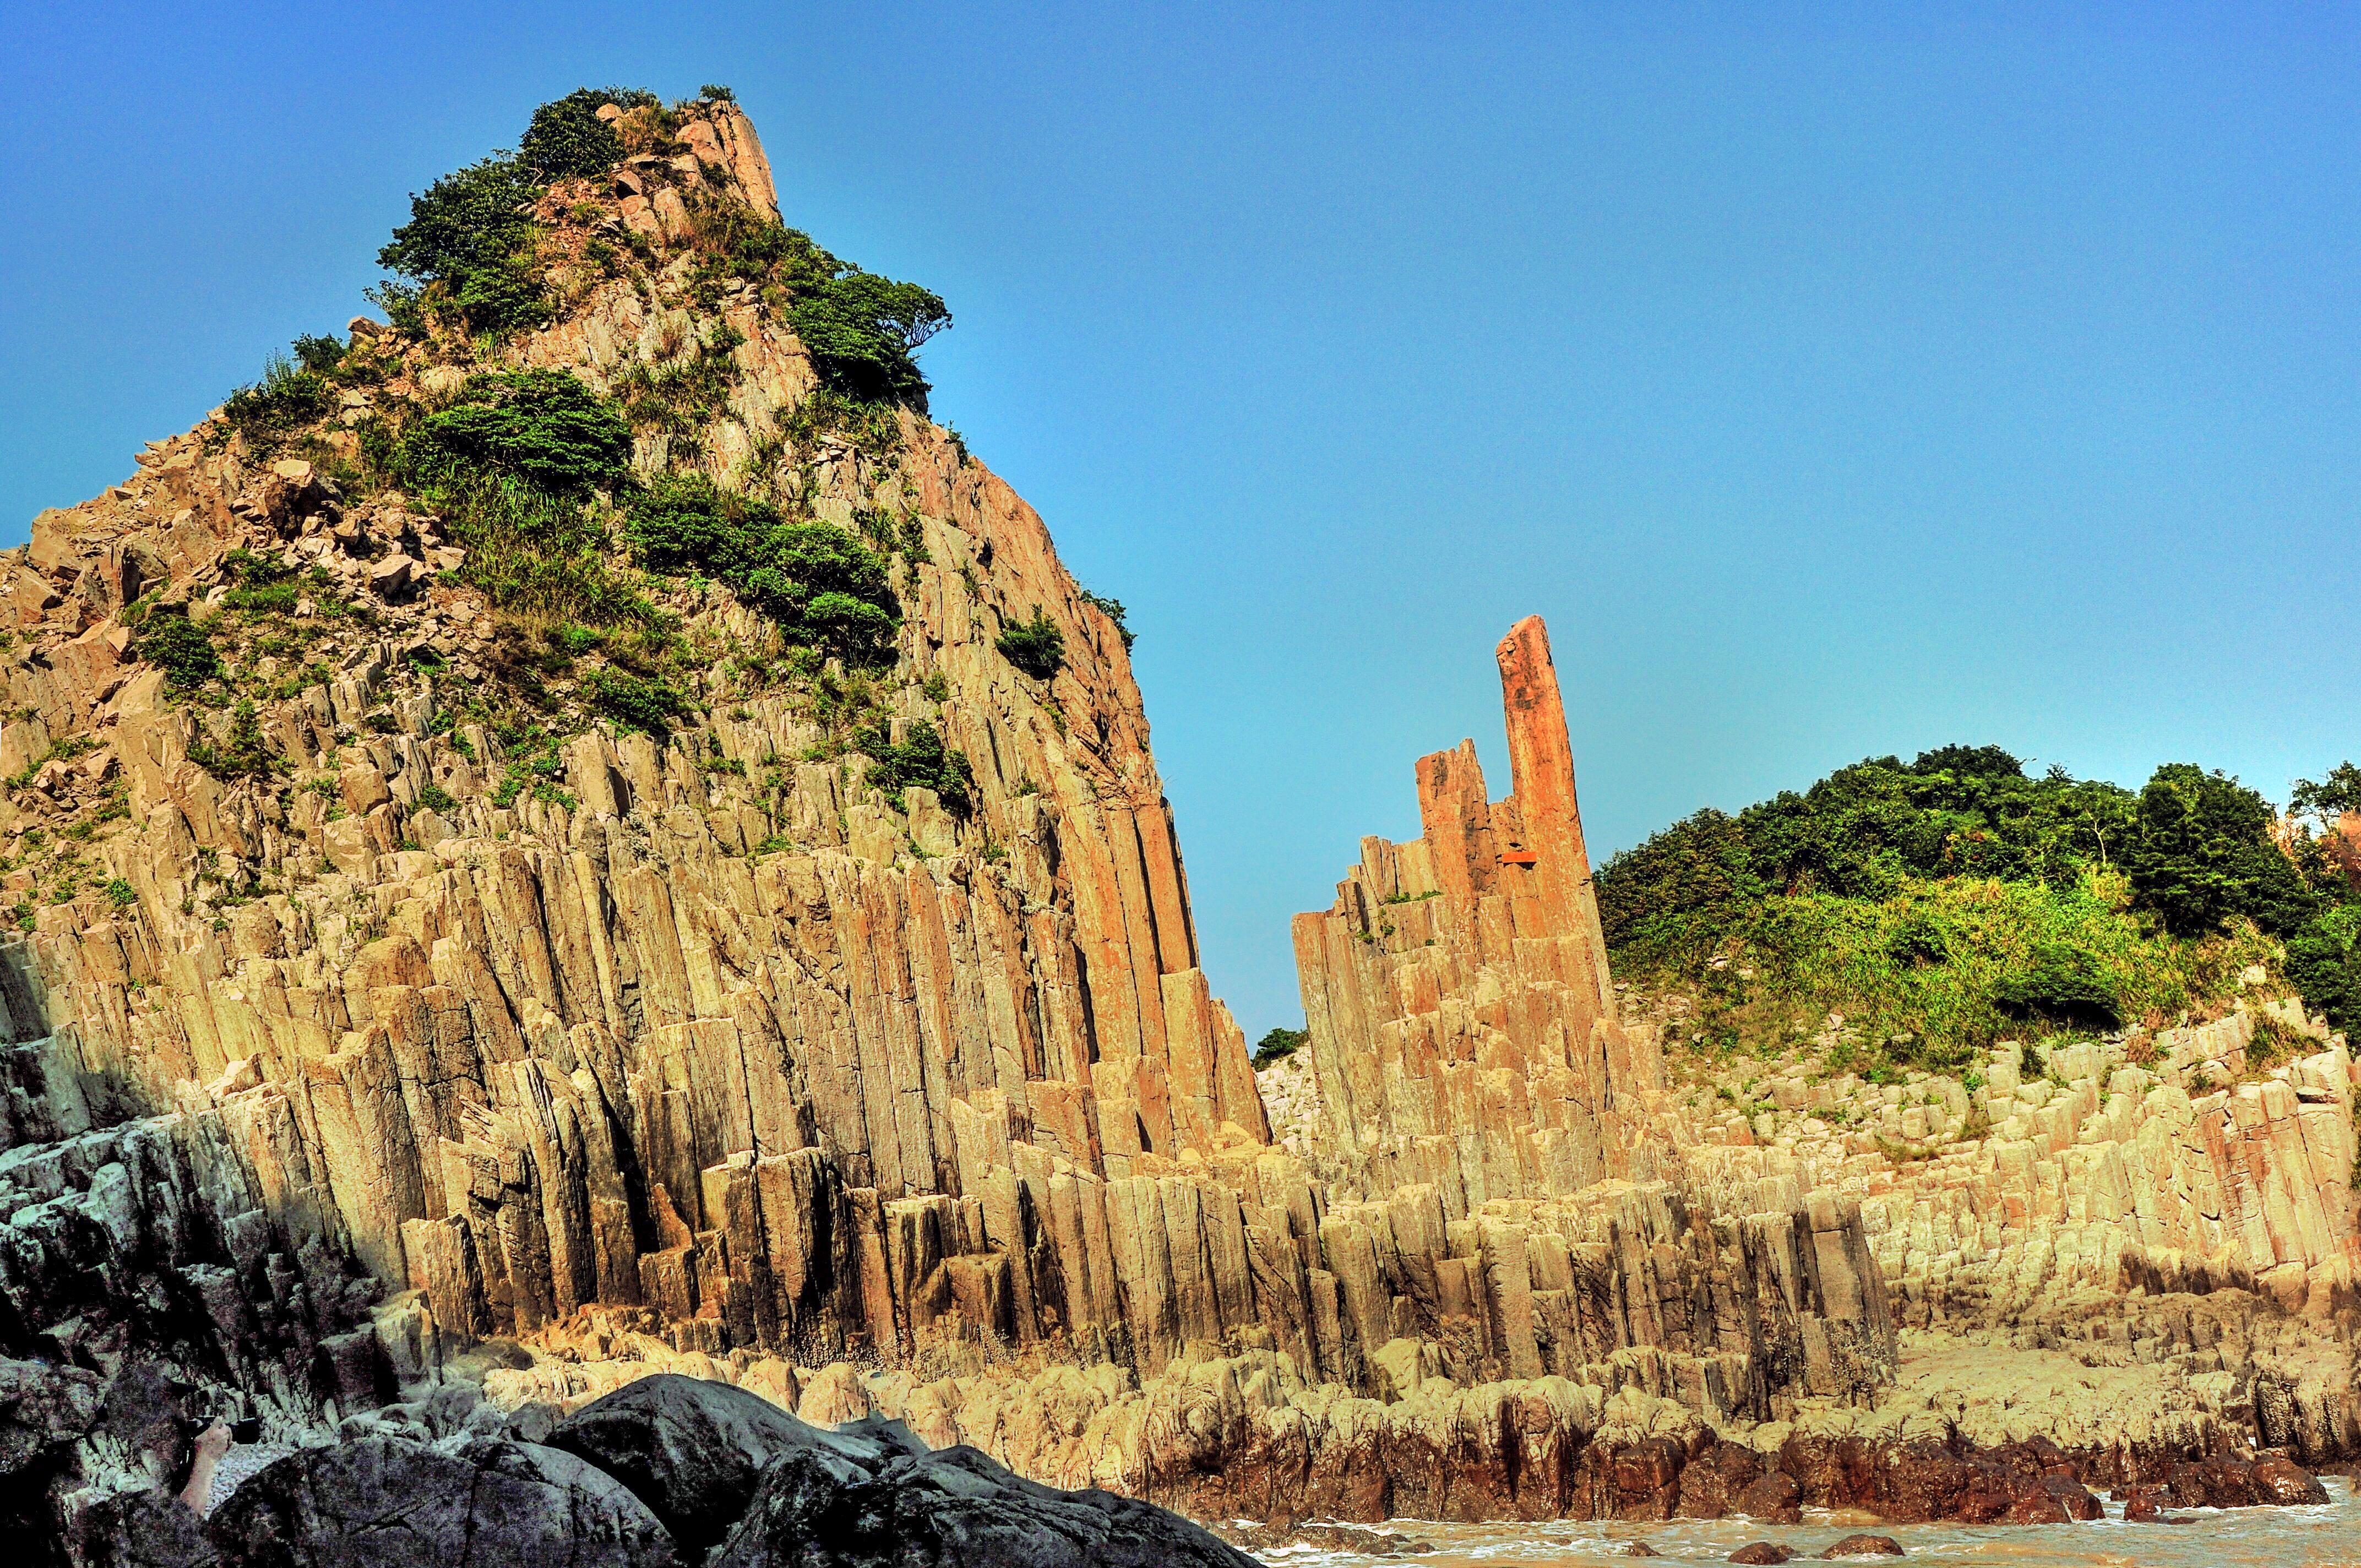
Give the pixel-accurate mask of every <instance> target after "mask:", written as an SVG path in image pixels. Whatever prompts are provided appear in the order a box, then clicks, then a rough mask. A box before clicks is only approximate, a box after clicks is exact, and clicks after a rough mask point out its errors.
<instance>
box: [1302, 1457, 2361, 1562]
mask: <svg viewBox="0 0 2361 1568" xmlns="http://www.w3.org/2000/svg"><path fill="white" fill-rule="evenodd" d="M2322 1484H2323V1486H2326V1487H2327V1488H2328V1495H2329V1499H2330V1500H2329V1501H2328V1503H2327V1504H2326V1505H2324V1506H2322V1507H2317V1508H2230V1509H2213V1508H2189V1509H2182V1510H2179V1512H2180V1514H2181V1515H2182V1516H2183V1517H2185V1518H2186V1519H2188V1520H2189V1521H2190V1522H2188V1523H2186V1524H2176V1525H2155V1524H2125V1522H2124V1521H2123V1517H2122V1516H2123V1505H2122V1504H2121V1503H2114V1502H2111V1503H2109V1504H2107V1506H2106V1507H2107V1517H2106V1518H2105V1519H2092V1520H2091V1521H2089V1522H2088V1523H2085V1524H2061V1525H1982V1526H1979V1525H1947V1524H1917V1525H1887V1524H1833V1523H1819V1522H1815V1521H1814V1520H1813V1519H1811V1517H1810V1516H1808V1515H1807V1516H1806V1519H1805V1521H1804V1522H1803V1523H1802V1524H1797V1525H1784V1526H1782V1525H1762V1524H1753V1523H1750V1522H1748V1521H1746V1520H1744V1519H1715V1520H1710V1521H1704V1520H1699V1521H1691V1520H1680V1521H1676V1522H1674V1523H1670V1524H1613V1523H1590V1522H1585V1523H1572V1522H1565V1521H1560V1522H1554V1523H1544V1524H1522V1523H1500V1524H1427V1523H1422V1522H1421V1521H1420V1520H1417V1519H1394V1520H1390V1521H1389V1522H1388V1523H1387V1524H1386V1525H1384V1526H1383V1527H1381V1528H1383V1529H1385V1530H1391V1531H1395V1532H1397V1533H1399V1534H1401V1535H1404V1536H1407V1537H1410V1538H1411V1539H1412V1540H1417V1541H1429V1542H1431V1543H1433V1547H1434V1550H1433V1552H1422V1553H1420V1554H1418V1555H1415V1556H1393V1557H1373V1556H1368V1555H1366V1554H1363V1553H1360V1552H1325V1551H1320V1550H1317V1549H1314V1548H1311V1547H1283V1548H1280V1549H1278V1550H1276V1551H1271V1550H1266V1551H1264V1552H1258V1553H1257V1555H1258V1556H1259V1557H1261V1559H1262V1560H1263V1561H1264V1562H1265V1563H1269V1564H1271V1565H1272V1568H1378V1565H1380V1564H1382V1565H1384V1568H1405V1565H1409V1564H1416V1565H1418V1568H1478V1565H1479V1564H1480V1565H1483V1568H1525V1565H1528V1564H1530V1565H1532V1568H1608V1565H1609V1564H1616V1565H1619V1568H1620V1565H1628V1564H1630V1563H1632V1562H1633V1561H1635V1560H1634V1559H1632V1558H1631V1557H1628V1556H1626V1555H1624V1548H1625V1547H1626V1546H1627V1545H1629V1544H1630V1543H1631V1541H1646V1542H1647V1543H1648V1544H1649V1545H1651V1546H1653V1547H1654V1548H1655V1549H1656V1551H1657V1552H1660V1553H1662V1555H1661V1556H1659V1557H1657V1558H1653V1559H1649V1558H1641V1559H1637V1561H1640V1562H1650V1561H1653V1562H1661V1563H1721V1562H1727V1561H1728V1560H1729V1557H1730V1553H1731V1552H1735V1551H1736V1550H1737V1549H1738V1548H1740V1547H1741V1546H1743V1545H1745V1544H1746V1543H1747V1542H1748V1541H1775V1542H1777V1543H1778V1544H1780V1545H1782V1546H1784V1547H1785V1548H1787V1550H1789V1551H1790V1552H1794V1553H1795V1558H1796V1561H1797V1562H1798V1563H1801V1562H1804V1561H1806V1560H1809V1559H1817V1557H1818V1556H1819V1554H1820V1553H1821V1552H1824V1551H1826V1550H1827V1549H1828V1547H1829V1545H1831V1544H1832V1543H1833V1542H1835V1541H1838V1540H1839V1539H1841V1538H1842V1537H1844V1536H1848V1535H1851V1534H1854V1533H1856V1532H1858V1531H1866V1532H1868V1533H1871V1534H1874V1535H1890V1536H1892V1537H1893V1538H1894V1540H1895V1541H1899V1542H1900V1543H1901V1544H1902V1546H1903V1548H1904V1550H1905V1552H1907V1553H1908V1555H1907V1556H1906V1557H1901V1558H1890V1557H1880V1558H1854V1559H1849V1560H1848V1561H1852V1562H1861V1563H1921V1564H1927V1565H1929V1568H1932V1565H1935V1564H1957V1565H1960V1568H2102V1565H2103V1568H2361V1499H2356V1497H2355V1495H2354V1491H2353V1487H2352V1485H2351V1484H2350V1483H2349V1482H2346V1481H2344V1480H2342V1479H2339V1478H2338V1477H2335V1476H2323V1477H2322Z"/></svg>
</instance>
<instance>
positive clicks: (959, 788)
mask: <svg viewBox="0 0 2361 1568" xmlns="http://www.w3.org/2000/svg"><path fill="white" fill-rule="evenodd" d="M858 739H859V743H860V746H861V749H862V751H866V752H868V753H869V754H870V756H872V757H873V758H874V759H876V760H875V761H874V762H871V763H870V765H869V782H870V783H871V784H874V785H876V786H877V787H878V788H879V789H882V790H884V791H885V792H886V793H887V794H888V795H900V794H901V793H902V792H903V791H904V790H906V789H909V788H911V787H913V786H916V787H917V788H920V789H930V790H933V791H934V792H935V794H936V795H937V796H938V797H939V799H940V800H941V801H942V803H943V806H944V808H945V809H946V810H949V811H952V812H955V813H958V814H959V815H961V816H965V815H966V814H967V812H968V811H969V810H970V809H971V808H972V806H973V803H974V795H975V770H974V768H973V767H972V765H971V764H970V763H969V762H968V760H967V754H966V753H965V752H963V751H953V750H952V749H951V748H950V747H949V746H946V745H944V744H943V738H942V736H941V735H940V734H939V733H938V732H937V731H936V729H935V727H934V726H933V725H931V724H929V723H928V722H927V721H926V720H925V719H923V718H921V719H917V720H915V721H913V722H912V723H911V725H910V727H909V729H907V730H906V732H905V733H904V736H903V739H902V740H900V741H899V742H898V743H896V742H895V741H891V740H887V739H886V731H885V729H884V726H882V725H872V726H870V727H868V728H866V729H863V730H862V732H861V734H860V736H859V738H858Z"/></svg>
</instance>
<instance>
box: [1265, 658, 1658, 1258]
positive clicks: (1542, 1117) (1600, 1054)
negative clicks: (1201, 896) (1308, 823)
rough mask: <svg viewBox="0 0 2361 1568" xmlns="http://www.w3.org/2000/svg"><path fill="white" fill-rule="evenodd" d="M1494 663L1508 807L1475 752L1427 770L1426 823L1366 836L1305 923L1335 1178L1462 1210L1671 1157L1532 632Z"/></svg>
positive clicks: (1307, 981) (1310, 1012) (1422, 789)
mask: <svg viewBox="0 0 2361 1568" xmlns="http://www.w3.org/2000/svg"><path fill="white" fill-rule="evenodd" d="M1499 664H1500V681H1501V687H1502V691H1503V694H1504V696H1505V698H1506V706H1507V709H1508V722H1509V754H1510V764H1511V767H1512V769H1513V772H1514V783H1515V788H1514V789H1513V791H1512V792H1511V793H1510V795H1509V796H1508V798H1506V799H1504V800H1500V801H1497V802H1494V801H1489V800H1488V798H1487V796H1486V792H1485V784H1484V774H1483V771H1482V769H1481V768H1480V767H1479V766H1478V765H1477V761H1476V747H1475V743H1474V742H1473V741H1464V742H1462V743H1461V744H1460V746H1459V747H1458V749H1457V750H1455V751H1438V752H1436V753H1435V754H1433V756H1429V757H1425V758H1422V759H1421V760H1420V762H1419V764H1418V799H1419V816H1420V820H1421V822H1422V826H1423V828H1424V831H1423V833H1422V835H1421V836H1420V837H1419V838H1418V839H1413V840H1411V841H1410V842H1408V843H1404V844H1392V843H1388V842H1386V841H1385V840H1384V839H1363V840H1362V845H1361V863H1360V864H1359V865H1358V866H1356V867H1355V868H1354V869H1353V871H1352V872H1351V873H1350V874H1349V875H1348V876H1347V878H1346V879H1345V882H1344V883H1341V884H1339V886H1338V888H1337V896H1336V903H1335V904H1334V905H1333V906H1332V907H1331V908H1329V909H1328V910H1326V911H1324V912H1323V913H1320V914H1312V915H1299V916H1296V917H1295V924H1294V938H1295V952H1296V963H1297V969H1298V972H1299V974H1300V975H1301V980H1302V986H1303V1003H1304V1011H1305V1014H1306V1022H1307V1025H1308V1027H1309V1028H1310V1030H1311V1034H1312V1044H1311V1047H1310V1051H1311V1057H1312V1064H1313V1068H1314V1070H1315V1072H1316V1073H1317V1075H1318V1079H1319V1083H1320V1093H1321V1102H1322V1106H1323V1111H1324V1113H1325V1115H1326V1118H1327V1130H1328V1140H1327V1142H1328V1146H1329V1149H1328V1152H1329V1154H1330V1155H1331V1156H1332V1157H1333V1158H1334V1160H1335V1161H1336V1162H1337V1163H1336V1166H1335V1168H1334V1174H1335V1175H1336V1176H1337V1177H1339V1178H1340V1179H1343V1180H1344V1181H1345V1182H1346V1183H1347V1184H1348V1185H1352V1186H1359V1187H1362V1188H1365V1189H1366V1190H1371V1191H1382V1190H1386V1189H1388V1188H1389V1187H1391V1186H1393V1185H1395V1184H1397V1183H1400V1182H1421V1183H1428V1184H1432V1185H1433V1186H1434V1187H1435V1188H1436V1189H1437V1190H1439V1191H1441V1193H1442V1194H1443V1201H1444V1208H1445V1210H1446V1211H1447V1212H1449V1213H1450V1215H1451V1217H1452V1218H1454V1219H1457V1218H1460V1217H1462V1216H1463V1215H1464V1214H1465V1213H1466V1212H1468V1211H1469V1210H1471V1209H1474V1208H1476V1207H1478V1206H1480V1205H1482V1204H1483V1203H1484V1202H1485V1201H1488V1200H1490V1199H1495V1198H1536V1197H1544V1196H1549V1195H1553V1194H1563V1193H1568V1192H1573V1191H1576V1190H1580V1189H1582V1188H1584V1187H1587V1186H1588V1185H1589V1184H1591V1183H1593V1182H1596V1181H1598V1180H1601V1179H1605V1178H1609V1177H1620V1178H1635V1177H1636V1178H1644V1177H1648V1176H1651V1175H1653V1174H1655V1173H1657V1171H1658V1170H1659V1169H1660V1168H1661V1164H1662V1162H1661V1151H1660V1150H1659V1149H1658V1148H1656V1147H1655V1146H1653V1144H1652V1143H1651V1142H1650V1141H1648V1140H1646V1139H1643V1138H1641V1137H1638V1136H1635V1135H1634V1133H1635V1132H1636V1130H1637V1128H1638V1127H1639V1126H1640V1125H1641V1123H1640V1122H1639V1121H1638V1120H1637V1119H1636V1114H1637V1113H1638V1112H1639V1109H1640V1102H1641V1098H1642V1096H1643V1095H1644V1094H1645V1093H1646V1092H1647V1091H1650V1090H1653V1089H1654V1088H1655V1087H1657V1086H1658V1084H1659V1083H1660V1081H1661V1079H1662V1068H1661V1064H1660V1061H1659V1058H1658V1057H1657V1054H1656V1050H1655V1046H1654V1041H1653V1036H1648V1035H1643V1034H1629V1033H1627V1032H1626V1031H1625V1030H1623V1029H1622V1028H1621V1027H1620V1023H1619V1020H1618V1019H1617V1017H1616V1014H1615V1008H1614V1003H1613V992H1612V990H1611V988H1610V984H1609V979H1608V973H1607V954H1606V943H1605V940H1604V938H1602V937H1601V935H1600V933H1599V925H1598V899H1597V897H1596V895H1595V894H1593V892H1592V890H1591V882H1590V861H1589V857H1588V854H1587V851H1586V850H1585V849H1584V846H1583V839H1582V820H1581V816H1580V813H1579V812H1578V811H1577V809H1576V804H1575V795H1574V768H1573V760H1572V753H1571V751H1570V748H1569V746H1568V743H1567V740H1566V727H1565V707H1564V705H1563V703H1562V700H1561V698H1560V696H1559V693H1558V685H1557V673H1556V670H1555V667H1554V664H1553V663H1552V662H1551V659H1550V650H1549V634H1548V632H1547V630H1545V629H1544V628H1543V625H1542V623H1541V621H1540V620H1539V619H1538V618H1532V619H1529V620H1524V621H1521V622H1520V623H1519V624H1518V625H1517V627H1516V629H1515V630H1512V631H1511V632H1510V634H1509V636H1508V637H1507V638H1506V639H1505V640H1504V641H1502V642H1501V644H1500V647H1499Z"/></svg>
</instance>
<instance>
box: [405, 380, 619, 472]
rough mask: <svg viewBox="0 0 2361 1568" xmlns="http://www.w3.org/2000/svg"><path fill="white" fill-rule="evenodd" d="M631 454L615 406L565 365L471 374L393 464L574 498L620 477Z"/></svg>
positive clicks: (409, 440)
mask: <svg viewBox="0 0 2361 1568" xmlns="http://www.w3.org/2000/svg"><path fill="white" fill-rule="evenodd" d="M630 462H631V425H630V424H629V423H628V422H625V420H624V418H623V415H622V411H620V410H619V409H618V408H616V407H615V405H614V404H613V403H612V402H609V400H607V399H605V398H602V397H600V396H599V395H598V393H597V392H595V391H593V390H591V389H590V388H589V387H588V386H586V385H584V384H583V383H582V382H581V381H580V380H578V379H577V378H576V377H575V376H574V375H573V374H572V373H571V372H570V371H566V370H511V371H505V372H501V373H499V374H496V375H489V376H478V377H476V378H474V379H473V380H471V381H469V382H468V383H467V392H466V395H465V400H463V401H462V402H460V403H458V404H456V405H455V406H454V407H451V408H448V409H445V410H444V411H442V412H440V413H434V414H429V415H428V416H427V417H426V418H425V419H424V420H423V422H421V423H420V424H419V427H418V428H417V429H416V430H415V431H413V432H412V433H411V434H410V435H408V436H406V437H404V438H403V441H402V451H401V457H400V459H399V464H400V466H401V469H402V471H404V472H405V473H406V474H407V475H409V476H412V478H413V481H415V480H416V479H423V480H425V481H427V482H429V483H432V482H435V481H440V480H447V479H449V478H450V477H454V476H456V475H459V474H468V475H484V476H490V477H499V478H507V479H513V480H516V481H517V482H519V483H521V484H524V485H529V486H531V487H532V488H534V489H537V490H540V491H543V492H544V493H546V494H549V495H554V496H577V497H578V496H585V495H588V494H589V493H590V492H591V491H593V490H600V489H607V488H611V487H613V486H614V485H615V484H617V483H618V482H619V481H620V480H621V479H622V477H623V476H624V474H625V472H626V470H627V466H628V465H629V464H630Z"/></svg>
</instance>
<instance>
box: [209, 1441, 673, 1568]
mask: <svg viewBox="0 0 2361 1568" xmlns="http://www.w3.org/2000/svg"><path fill="white" fill-rule="evenodd" d="M205 1537H206V1539H207V1540H208V1541H210V1542H211V1543H212V1545H213V1547H214V1550H215V1551H216V1552H219V1553H220V1555H221V1561H222V1562H223V1563H225V1564H232V1565H235V1568H434V1565H436V1564H441V1563H462V1562H464V1563H480V1564H485V1565H487V1568H675V1564H676V1563H678V1561H679V1559H678V1556H677V1554H676V1553H675V1552H674V1550H673V1543H672V1537H671V1536H670V1535H668V1534H666V1533H665V1530H664V1526H663V1525H661V1524H659V1523H658V1522H657V1521H656V1518H655V1516H654V1515H653V1514H652V1513H650V1512H649V1511H648V1509H647V1507H646V1505H644V1504H643V1503H642V1502H641V1501H640V1500H639V1499H638V1498H637V1497H633V1496H631V1492H630V1491H629V1490H627V1489H626V1488H625V1487H624V1486H622V1484H621V1483H620V1482H619V1481H617V1480H615V1479H614V1477H612V1476H610V1475H607V1474H606V1473H605V1472H604V1471H601V1470H598V1469H597V1468H595V1467H594V1466H591V1465H588V1464H584V1463H583V1462H582V1461H581V1460H579V1459H577V1458H576V1457H574V1455H572V1454H570V1453H562V1452H560V1451H559V1450H557V1449H554V1448H542V1447H538V1446H536V1445H534V1444H532V1443H523V1442H502V1441H499V1440H486V1441H478V1442H471V1443H467V1444H466V1445H465V1446H463V1447H461V1448H460V1449H459V1450H458V1451H457V1452H456V1453H445V1452H442V1451H440V1450H438V1449H434V1448H429V1447H426V1446H424V1445H423V1444H420V1443H415V1442H407V1441H405V1440H402V1439H400V1438H390V1437H370V1438H363V1439H361V1440H360V1441H358V1442H347V1443H340V1444H338V1445H337V1446H335V1447H334V1448H313V1449H306V1450H304V1451H302V1452H301V1453H292V1454H290V1455H288V1456H287V1457H286V1458H284V1459H282V1460H280V1461H279V1462H278V1463H277V1464H272V1465H270V1466H269V1468H267V1469H265V1470H262V1471H260V1472H259V1473H258V1474H257V1475H254V1476H253V1477H252V1478H251V1479H249V1480H248V1481H247V1483H246V1484H245V1485H244V1486H240V1487H239V1488H238V1489H237V1490H236V1492H234V1493H232V1494H231V1495H230V1497H229V1500H228V1501H226V1502H225V1503H224V1504H223V1505H222V1506H221V1507H220V1508H218V1509H216V1510H215V1511H214V1517H213V1518H212V1519H210V1520H209V1521H207V1523H206V1526H205Z"/></svg>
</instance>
